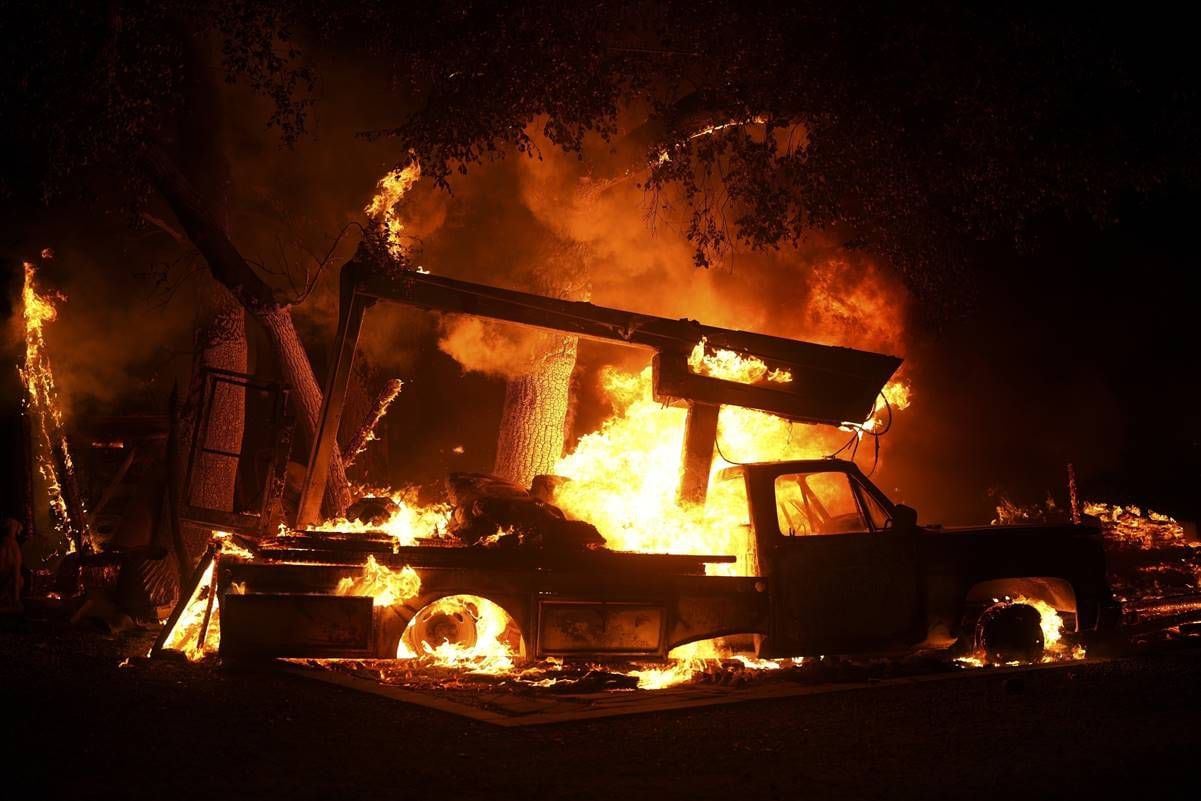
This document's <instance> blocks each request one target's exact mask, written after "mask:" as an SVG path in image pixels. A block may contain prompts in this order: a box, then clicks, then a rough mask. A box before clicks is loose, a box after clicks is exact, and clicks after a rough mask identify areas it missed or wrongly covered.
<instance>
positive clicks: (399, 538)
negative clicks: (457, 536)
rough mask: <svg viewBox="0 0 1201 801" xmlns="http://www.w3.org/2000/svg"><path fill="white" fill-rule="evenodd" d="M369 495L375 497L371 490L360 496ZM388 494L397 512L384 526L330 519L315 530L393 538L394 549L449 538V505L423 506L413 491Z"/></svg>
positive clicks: (360, 521) (362, 492)
mask: <svg viewBox="0 0 1201 801" xmlns="http://www.w3.org/2000/svg"><path fill="white" fill-rule="evenodd" d="M366 494H376V493H375V492H372V491H361V492H360V497H362V496H363V495H366ZM379 494H383V495H387V497H389V498H390V499H391V500H392V502H393V503H394V504H396V511H395V512H393V513H392V515H391V516H390V517H389V518H388V519H387V520H385V521H384V522H382V523H369V522H365V521H362V520H347V519H346V518H345V517H340V518H337V519H336V520H327V521H325V522H324V523H322V524H321V525H319V526H314V527H313V529H314V530H315V531H349V532H360V533H367V532H373V533H374V532H379V533H383V534H387V535H388V536H389V537H391V538H392V539H393V548H400V547H402V546H410V545H417V544H418V540H421V539H438V538H441V537H445V536H446V529H447V526H449V525H450V517H451V514H452V512H453V510H452V509H451V507H450V505H449V504H445V503H437V504H430V505H426V506H423V505H421V504H420V503H418V502H417V497H416V492H415V491H414V490H412V489H402V490H397V491H394V492H380V493H379Z"/></svg>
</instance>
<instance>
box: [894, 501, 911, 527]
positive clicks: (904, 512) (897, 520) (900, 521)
mask: <svg viewBox="0 0 1201 801" xmlns="http://www.w3.org/2000/svg"><path fill="white" fill-rule="evenodd" d="M892 527H893V529H894V530H896V531H909V530H910V529H914V528H917V510H916V509H914V508H913V507H912V506H906V505H905V504H903V503H898V504H897V505H896V508H895V509H893V510H892Z"/></svg>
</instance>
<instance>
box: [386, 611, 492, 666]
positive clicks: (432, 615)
mask: <svg viewBox="0 0 1201 801" xmlns="http://www.w3.org/2000/svg"><path fill="white" fill-rule="evenodd" d="M479 616H480V614H479V610H478V608H477V607H476V606H475V605H473V604H471V603H470V602H465V603H461V604H455V605H451V604H446V603H441V602H439V603H432V604H430V605H429V606H427V607H425V608H424V609H422V610H421V611H420V612H418V613H417V614H416V615H414V616H413V620H412V622H411V623H410V624H409V628H408V630H407V631H405V636H404V638H405V640H406V641H407V644H408V646H409V647H410V648H411V649H412V650H413V652H414V653H418V654H420V653H424V652H425V651H427V650H432V649H434V648H436V647H438V646H439V645H441V644H443V643H450V644H451V645H453V646H456V647H459V648H464V649H469V648H472V647H473V646H474V645H475V643H476V640H477V634H478V632H477V628H476V621H477V620H478V619H479Z"/></svg>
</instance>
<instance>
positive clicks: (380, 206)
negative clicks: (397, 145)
mask: <svg viewBox="0 0 1201 801" xmlns="http://www.w3.org/2000/svg"><path fill="white" fill-rule="evenodd" d="M420 177H421V165H420V164H418V163H417V162H413V163H412V164H410V165H409V166H407V167H404V168H403V169H397V170H392V171H391V172H389V173H388V174H386V175H385V176H384V177H383V178H380V179H379V183H377V184H376V186H375V195H374V196H373V197H372V198H371V202H369V203H368V204H367V205H366V206H364V207H363V211H364V212H366V214H367V216H368V217H370V218H371V219H372V220H373V221H374V222H375V224H376V225H377V226H378V227H379V230H380V235H381V236H382V237H383V238H384V242H385V243H386V244H387V247H388V255H390V256H391V257H392V258H394V259H397V260H400V259H402V258H403V257H404V255H405V254H406V253H407V252H408V245H407V243H406V241H405V237H404V230H405V226H404V222H403V221H402V220H401V219H400V211H399V209H398V208H397V204H399V203H400V201H401V199H402V198H403V197H404V196H405V195H406V194H407V193H408V191H409V190H410V189H412V188H413V184H415V183H417V179H418V178H420ZM419 269H420V268H419ZM423 272H424V271H423Z"/></svg>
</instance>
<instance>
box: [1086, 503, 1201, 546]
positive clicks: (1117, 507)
mask: <svg viewBox="0 0 1201 801" xmlns="http://www.w3.org/2000/svg"><path fill="white" fill-rule="evenodd" d="M1084 513H1085V514H1087V515H1092V516H1093V517H1096V518H1097V519H1098V520H1100V521H1101V524H1102V525H1103V526H1104V527H1105V531H1106V534H1107V535H1108V536H1110V537H1112V538H1113V539H1115V540H1118V541H1119V542H1125V543H1128V544H1131V545H1138V546H1141V547H1144V548H1152V547H1155V548H1162V547H1167V546H1173V545H1192V546H1193V547H1198V544H1197V543H1190V542H1189V541H1188V540H1186V539H1185V537H1184V527H1183V526H1181V525H1180V524H1179V523H1177V522H1176V521H1175V520H1174V519H1172V518H1171V517H1168V516H1167V515H1163V514H1159V513H1158V512H1152V511H1151V510H1150V509H1148V510H1147V511H1146V512H1145V513H1144V512H1143V510H1142V509H1141V508H1139V507H1137V506H1122V505H1121V504H1113V505H1111V504H1107V503H1096V502H1094V501H1086V502H1085V504H1084Z"/></svg>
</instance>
